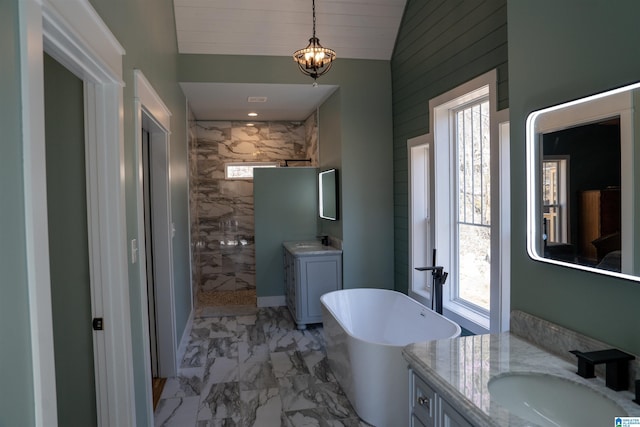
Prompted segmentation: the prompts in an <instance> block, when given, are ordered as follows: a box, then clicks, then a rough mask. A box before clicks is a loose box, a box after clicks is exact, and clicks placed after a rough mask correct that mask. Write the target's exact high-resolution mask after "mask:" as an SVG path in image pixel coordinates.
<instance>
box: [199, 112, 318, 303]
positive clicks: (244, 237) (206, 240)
mask: <svg viewBox="0 0 640 427" xmlns="http://www.w3.org/2000/svg"><path fill="white" fill-rule="evenodd" d="M194 127H195V137H196V138H195V141H193V144H191V145H190V156H189V158H190V161H191V165H190V171H191V177H190V180H191V186H190V188H191V200H190V202H191V207H190V208H191V222H192V226H191V229H192V244H193V246H194V251H193V258H192V262H193V272H194V283H196V288H197V293H198V294H201V293H203V292H207V293H208V292H215V291H234V290H255V287H256V283H255V245H254V218H253V215H254V208H253V180H227V179H225V177H224V166H225V163H229V162H275V161H278V162H280V165H281V166H284V160H285V159H309V158H310V159H311V162H290V163H289V166H290V167H295V166H317V165H318V154H317V153H318V137H317V119H316V114H313V115H312V116H311V117H309V118H308V119H307V120H305V121H304V122H256V123H255V126H247V124H246V122H228V121H196V122H194Z"/></svg>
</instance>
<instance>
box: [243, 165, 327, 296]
mask: <svg viewBox="0 0 640 427" xmlns="http://www.w3.org/2000/svg"><path fill="white" fill-rule="evenodd" d="M317 174H318V170H317V169H316V168H273V169H271V168H261V169H260V168H258V169H255V170H254V180H253V199H254V208H255V233H256V234H255V236H256V293H257V296H258V297H268V296H282V295H284V269H283V268H282V265H283V264H282V242H286V241H298V240H315V239H316V234H317V232H318V198H317V192H316V191H315V188H316V185H317V182H318V179H317Z"/></svg>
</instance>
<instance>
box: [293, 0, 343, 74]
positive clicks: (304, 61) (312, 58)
mask: <svg viewBox="0 0 640 427" xmlns="http://www.w3.org/2000/svg"><path fill="white" fill-rule="evenodd" d="M311 2H312V8H313V9H312V10H313V36H312V37H311V38H310V39H309V45H307V47H305V48H304V49H300V50H297V51H295V52H294V53H293V60H294V61H296V62H297V63H298V68H299V69H300V71H302V73H304V74H306V75H307V76H311V77H313V80H314V85H315V84H316V83H315V80H316V79H317V78H318V77H320V76H321V75H323V74H325V73H326V72H327V71H329V70H330V69H331V65H332V64H333V60H334V59H336V53H335V51H333V50H331V49H328V48H326V47H322V45H321V44H320V40H319V39H318V38H317V37H316V1H315V0H311Z"/></svg>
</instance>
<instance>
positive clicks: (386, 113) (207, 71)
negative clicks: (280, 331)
mask: <svg viewBox="0 0 640 427" xmlns="http://www.w3.org/2000/svg"><path fill="white" fill-rule="evenodd" d="M338 54H339V53H338ZM179 81H180V82H227V83H291V84H299V83H303V84H304V83H307V84H311V83H312V80H311V79H310V78H309V77H306V76H304V75H303V74H302V73H300V72H299V71H298V69H297V68H296V66H295V64H294V63H293V61H292V59H291V58H290V57H267V56H264V57H262V56H239V55H238V56H234V55H180V57H179ZM318 83H319V84H332V85H338V86H340V89H339V104H338V103H337V102H338V101H336V100H335V99H334V100H332V102H336V103H337V104H336V105H335V106H334V107H335V109H334V110H333V111H334V113H335V111H338V110H339V124H340V131H339V138H340V146H339V147H336V153H334V154H336V161H337V159H338V158H339V162H340V165H341V169H340V182H341V193H342V209H341V214H342V238H343V251H344V252H343V264H344V268H343V283H344V287H345V288H353V287H363V286H368V287H381V288H393V171H392V167H393V163H392V156H393V152H392V148H391V147H392V145H391V141H392V115H391V70H390V67H389V62H388V61H370V60H355V59H338V60H337V61H336V63H335V65H334V66H333V68H332V69H331V71H330V72H329V73H328V74H326V75H325V76H323V77H321V78H320V79H319V80H318ZM321 113H322V111H321ZM325 113H326V111H325ZM325 113H322V114H321V117H320V119H319V126H320V127H321V133H320V145H321V146H322V144H323V140H324V134H323V133H322V126H323V125H322V120H323V119H322V116H323V115H324V114H325ZM334 113H332V114H334ZM334 120H335V118H334ZM324 166H325V165H324V164H323V156H322V155H321V156H320V168H323V167H324Z"/></svg>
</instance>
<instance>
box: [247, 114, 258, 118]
mask: <svg viewBox="0 0 640 427" xmlns="http://www.w3.org/2000/svg"><path fill="white" fill-rule="evenodd" d="M247 116H249V117H258V113H249V114H247Z"/></svg>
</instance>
